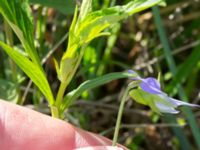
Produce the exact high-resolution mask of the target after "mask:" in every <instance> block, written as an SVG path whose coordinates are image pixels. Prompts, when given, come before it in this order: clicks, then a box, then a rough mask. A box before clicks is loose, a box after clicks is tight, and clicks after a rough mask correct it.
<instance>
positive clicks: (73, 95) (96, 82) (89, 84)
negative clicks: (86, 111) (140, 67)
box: [61, 72, 137, 110]
mask: <svg viewBox="0 0 200 150" xmlns="http://www.w3.org/2000/svg"><path fill="white" fill-rule="evenodd" d="M136 76H137V74H130V73H125V72H116V73H109V74H107V75H104V76H101V77H98V78H95V79H92V80H87V81H85V82H84V83H82V84H81V85H79V87H78V88H77V89H75V90H73V91H71V92H70V93H68V94H67V95H66V96H65V97H64V100H63V101H64V103H63V105H62V108H61V109H62V110H64V109H65V108H67V107H69V105H71V104H72V102H73V101H74V100H76V99H77V98H78V97H79V96H80V95H81V94H82V93H83V92H84V91H86V90H90V89H93V88H96V87H98V86H101V85H104V84H106V83H108V82H111V81H113V80H116V79H121V78H128V77H136Z"/></svg>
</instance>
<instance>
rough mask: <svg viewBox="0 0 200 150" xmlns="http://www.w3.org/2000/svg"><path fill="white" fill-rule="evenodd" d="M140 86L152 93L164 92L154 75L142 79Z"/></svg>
mask: <svg viewBox="0 0 200 150" xmlns="http://www.w3.org/2000/svg"><path fill="white" fill-rule="evenodd" d="M141 80H142V82H141V83H140V87H141V88H142V90H144V91H145V92H148V93H150V94H162V93H163V92H162V91H161V89H160V83H159V82H158V81H157V80H156V79H155V78H152V77H149V78H145V79H141Z"/></svg>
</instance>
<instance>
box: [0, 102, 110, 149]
mask: <svg viewBox="0 0 200 150" xmlns="http://www.w3.org/2000/svg"><path fill="white" fill-rule="evenodd" d="M106 145H111V141H110V140H108V139H106V138H105V137H102V136H99V135H96V134H93V133H90V132H87V131H84V130H81V129H78V128H75V127H74V126H72V125H71V124H69V123H66V122H64V121H62V120H59V119H55V118H52V117H49V116H47V115H43V114H41V113H38V112H36V111H33V110H30V109H27V108H25V107H21V106H17V105H15V104H11V103H8V102H5V101H2V100H0V149H5V150H13V149H15V150H25V149H29V150H36V149H37V150H44V149H48V150H55V149H56V150H64V149H65V150H66V149H69V150H71V149H75V148H83V147H88V146H106Z"/></svg>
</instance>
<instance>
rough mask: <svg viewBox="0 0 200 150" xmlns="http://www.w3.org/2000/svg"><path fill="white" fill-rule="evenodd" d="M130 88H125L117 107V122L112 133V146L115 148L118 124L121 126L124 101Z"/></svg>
mask: <svg viewBox="0 0 200 150" xmlns="http://www.w3.org/2000/svg"><path fill="white" fill-rule="evenodd" d="M131 88H133V87H127V88H126V90H125V92H124V95H123V97H122V100H121V103H120V106H119V111H118V115H117V122H116V125H115V132H114V136H113V142H112V145H113V146H116V144H117V139H118V135H119V129H120V124H121V119H122V114H123V110H124V105H125V102H126V99H127V97H128V93H129V90H130V89H131Z"/></svg>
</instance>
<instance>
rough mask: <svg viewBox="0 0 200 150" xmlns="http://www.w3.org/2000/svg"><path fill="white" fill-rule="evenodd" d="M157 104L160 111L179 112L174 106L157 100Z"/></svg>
mask: <svg viewBox="0 0 200 150" xmlns="http://www.w3.org/2000/svg"><path fill="white" fill-rule="evenodd" d="M155 106H156V107H157V108H158V109H159V110H160V112H163V113H171V114H177V113H179V111H178V110H176V109H174V108H173V107H170V106H167V105H165V104H162V103H160V102H155Z"/></svg>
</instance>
